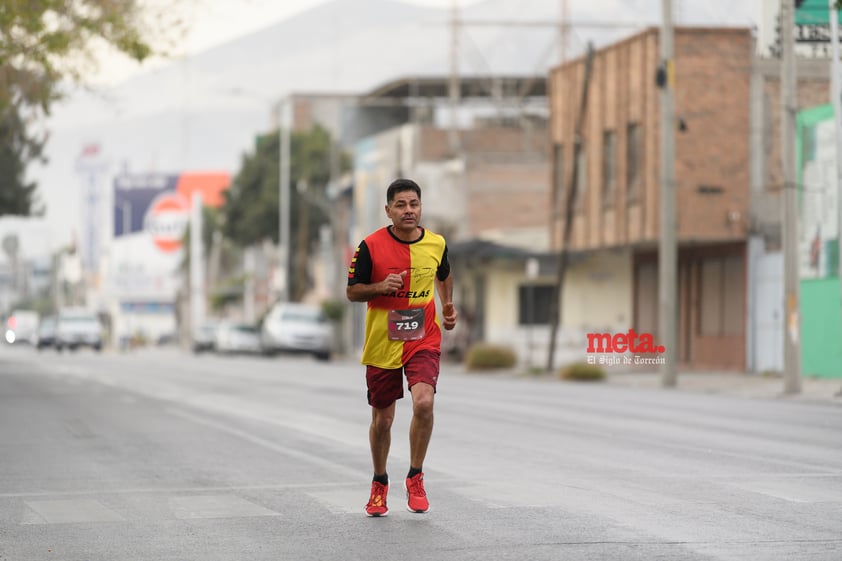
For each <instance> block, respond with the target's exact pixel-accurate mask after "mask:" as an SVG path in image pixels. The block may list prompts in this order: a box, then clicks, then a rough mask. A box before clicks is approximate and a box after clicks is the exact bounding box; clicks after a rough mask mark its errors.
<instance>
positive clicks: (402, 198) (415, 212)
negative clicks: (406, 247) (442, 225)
mask: <svg viewBox="0 0 842 561" xmlns="http://www.w3.org/2000/svg"><path fill="white" fill-rule="evenodd" d="M386 216H388V217H389V218H390V219H391V221H392V224H393V225H394V227H395V230H400V231H404V232H413V231H415V229H416V228H417V227H418V225H419V224H420V223H421V199H419V198H418V195H417V194H415V191H412V190H409V191H400V192H398V193H395V197H394V199H392V203H391V204H388V205H386Z"/></svg>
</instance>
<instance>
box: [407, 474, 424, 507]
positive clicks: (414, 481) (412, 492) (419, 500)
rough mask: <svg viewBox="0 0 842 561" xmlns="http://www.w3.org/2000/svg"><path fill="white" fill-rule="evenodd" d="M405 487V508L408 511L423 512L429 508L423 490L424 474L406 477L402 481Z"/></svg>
mask: <svg viewBox="0 0 842 561" xmlns="http://www.w3.org/2000/svg"><path fill="white" fill-rule="evenodd" d="M404 487H405V488H406V509H407V510H408V511H409V512H418V513H424V512H427V511H428V510H430V502H429V501H428V500H427V492H426V491H424V474H423V473H419V474H418V475H416V476H414V477H407V478H406V481H405V482H404Z"/></svg>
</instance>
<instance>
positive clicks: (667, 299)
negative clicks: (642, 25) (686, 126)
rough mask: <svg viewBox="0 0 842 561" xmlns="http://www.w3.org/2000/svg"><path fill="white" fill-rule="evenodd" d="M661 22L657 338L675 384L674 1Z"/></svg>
mask: <svg viewBox="0 0 842 561" xmlns="http://www.w3.org/2000/svg"><path fill="white" fill-rule="evenodd" d="M662 10H663V21H662V23H661V73H660V76H661V79H660V80H659V81H660V86H661V153H660V156H661V181H660V183H661V186H660V197H661V224H660V229H661V238H660V241H659V244H658V275H659V276H658V299H659V303H660V306H659V310H658V311H659V317H658V341H659V344H660V345H661V346H663V347H664V349H665V351H664V353H663V355H662V356H663V358H664V364H662V365H661V385H662V386H664V387H666V388H672V387H675V385H676V382H677V378H678V376H677V370H678V365H677V364H676V361H677V358H678V352H677V351H678V349H677V346H678V290H677V288H678V263H677V262H678V242H677V240H676V235H677V229H678V228H677V222H678V221H677V216H676V214H677V213H676V208H675V110H674V108H673V103H674V100H673V88H674V86H675V83H674V80H675V73H674V68H673V57H674V52H673V51H674V47H673V24H672V0H662Z"/></svg>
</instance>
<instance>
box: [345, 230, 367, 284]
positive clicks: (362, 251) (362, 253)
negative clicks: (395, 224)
mask: <svg viewBox="0 0 842 561" xmlns="http://www.w3.org/2000/svg"><path fill="white" fill-rule="evenodd" d="M358 283H363V284H370V283H371V253H370V252H369V251H368V246H367V245H366V243H365V240H363V241H361V242H360V245H358V246H357V251H355V252H354V257H353V258H351V265H350V266H349V267H348V286H352V285H355V284H358Z"/></svg>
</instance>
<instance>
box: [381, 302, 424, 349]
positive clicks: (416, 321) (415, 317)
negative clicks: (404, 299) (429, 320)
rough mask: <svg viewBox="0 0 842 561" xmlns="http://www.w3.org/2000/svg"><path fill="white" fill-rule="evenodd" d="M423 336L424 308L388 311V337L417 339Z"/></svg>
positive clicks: (404, 339)
mask: <svg viewBox="0 0 842 561" xmlns="http://www.w3.org/2000/svg"><path fill="white" fill-rule="evenodd" d="M423 338H424V308H415V309H412V310H390V311H389V339H391V340H392V341H417V340H418V339H423Z"/></svg>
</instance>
